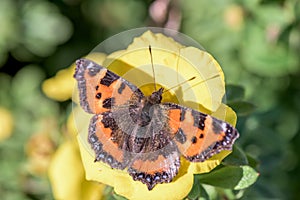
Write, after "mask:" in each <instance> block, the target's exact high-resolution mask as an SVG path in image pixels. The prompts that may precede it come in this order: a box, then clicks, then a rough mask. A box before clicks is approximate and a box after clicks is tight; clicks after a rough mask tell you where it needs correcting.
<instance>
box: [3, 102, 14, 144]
mask: <svg viewBox="0 0 300 200" xmlns="http://www.w3.org/2000/svg"><path fill="white" fill-rule="evenodd" d="M0 124H1V127H0V141H3V140H5V139H7V138H8V137H10V135H11V134H12V130H13V116H12V114H11V112H10V111H9V110H7V109H6V108H2V107H0Z"/></svg>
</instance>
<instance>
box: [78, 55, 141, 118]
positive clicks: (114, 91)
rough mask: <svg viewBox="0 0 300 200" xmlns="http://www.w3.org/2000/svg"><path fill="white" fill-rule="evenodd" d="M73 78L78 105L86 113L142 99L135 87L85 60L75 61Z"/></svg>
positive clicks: (107, 109)
mask: <svg viewBox="0 0 300 200" xmlns="http://www.w3.org/2000/svg"><path fill="white" fill-rule="evenodd" d="M74 77H75V79H76V80H77V82H78V89H79V96H80V104H81V106H82V108H83V109H84V110H85V111H86V112H88V113H94V114H99V113H102V112H106V111H109V110H110V109H111V108H112V107H113V106H118V105H122V104H125V103H126V102H127V101H129V100H130V99H131V100H133V101H139V100H140V98H142V97H143V94H142V92H141V91H140V90H139V89H138V88H137V87H136V86H135V85H133V84H131V83H129V82H128V81H126V80H125V79H123V78H122V77H120V76H118V75H117V74H115V73H113V72H111V71H109V70H108V69H106V68H104V67H102V66H100V65H98V64H97V63H95V62H93V61H90V60H87V59H79V60H77V62H76V72H75V75H74Z"/></svg>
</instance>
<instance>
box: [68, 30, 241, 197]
mask: <svg viewBox="0 0 300 200" xmlns="http://www.w3.org/2000/svg"><path fill="white" fill-rule="evenodd" d="M149 45H151V48H152V57H153V63H154V68H155V78H156V82H157V84H159V85H161V86H163V87H164V88H166V89H168V88H171V87H172V86H174V85H178V83H181V82H182V81H184V80H188V79H190V78H191V77H194V76H195V77H196V78H195V79H194V80H192V81H189V82H188V83H185V84H182V85H180V87H178V88H175V89H174V90H171V91H169V93H167V94H164V96H163V98H164V100H163V101H171V102H175V103H179V104H181V105H185V106H188V107H191V108H194V109H196V110H199V111H202V112H205V113H210V114H212V115H213V116H215V117H217V118H219V119H222V120H225V121H227V122H229V123H231V124H232V125H235V123H236V114H235V112H234V111H233V110H232V109H231V108H229V107H228V106H226V105H225V104H222V97H223V96H224V93H225V83H224V74H223V72H222V69H221V67H220V66H219V64H218V63H217V62H216V61H215V60H214V58H213V57H212V56H211V55H210V54H208V53H207V52H205V51H202V50H199V49H197V48H194V47H185V46H182V45H181V44H179V43H177V42H175V41H174V40H173V39H171V38H169V37H166V36H164V35H163V34H153V33H152V32H150V31H148V32H145V33H144V34H143V35H142V36H140V37H138V38H135V39H134V41H133V43H132V44H131V45H129V46H128V48H127V49H126V50H120V51H117V52H114V53H112V54H110V55H108V56H107V57H106V59H105V60H103V62H98V63H99V64H101V65H103V66H105V67H107V68H108V69H110V70H111V71H113V72H115V73H116V74H118V75H121V76H122V77H123V78H125V79H126V80H128V81H130V82H131V83H133V84H135V85H136V86H138V87H139V88H140V89H141V90H142V91H143V92H144V94H145V95H149V94H151V93H152V92H153V90H154V87H153V76H152V67H151V62H150V53H149V50H148V46H149ZM92 60H93V59H92ZM94 61H95V60H94ZM170 77H171V78H170ZM73 112H74V116H75V120H76V122H78V124H76V125H77V128H78V132H79V134H78V136H77V138H78V143H79V147H80V153H81V157H82V161H83V165H84V168H85V171H86V178H87V180H94V181H98V182H101V183H105V184H107V185H110V186H112V187H114V190H115V192H116V193H117V194H119V195H122V196H124V197H126V198H129V199H182V198H184V197H185V196H186V195H187V194H188V193H189V191H190V190H191V188H192V185H193V174H197V173H205V172H209V171H210V170H212V169H213V168H215V167H216V166H217V165H219V164H220V162H221V161H222V159H223V158H225V157H226V156H227V155H228V154H229V153H230V151H222V152H221V153H219V154H217V155H214V156H213V157H212V158H210V159H208V160H207V161H205V162H200V163H190V162H188V161H187V160H185V159H181V167H180V170H179V173H178V175H177V176H176V177H175V179H174V180H173V181H172V182H171V183H167V184H158V185H156V186H155V187H154V188H153V190H151V191H148V189H147V187H146V186H145V185H144V184H142V183H141V182H139V181H133V179H132V177H131V176H130V175H129V174H128V173H127V172H126V171H121V170H115V169H112V168H111V167H109V166H108V165H106V164H103V163H100V162H96V163H95V162H94V159H95V156H94V152H93V151H92V150H91V149H90V145H89V144H88V142H87V130H88V124H89V120H90V118H91V115H90V114H87V113H85V112H84V111H83V110H82V109H80V107H76V108H75V109H74V110H73ZM166 194H167V195H166Z"/></svg>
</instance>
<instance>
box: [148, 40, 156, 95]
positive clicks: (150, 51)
mask: <svg viewBox="0 0 300 200" xmlns="http://www.w3.org/2000/svg"><path fill="white" fill-rule="evenodd" d="M149 53H150V58H151V66H152V74H153V81H154V90H155V91H156V80H155V71H154V65H153V56H152V50H151V45H149Z"/></svg>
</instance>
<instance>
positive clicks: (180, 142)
mask: <svg viewBox="0 0 300 200" xmlns="http://www.w3.org/2000/svg"><path fill="white" fill-rule="evenodd" d="M74 77H75V78H76V80H77V82H78V89H79V95H80V104H81V106H82V108H83V109H84V110H85V111H86V112H88V113H91V114H94V116H93V117H92V118H91V121H90V125H89V130H88V142H89V143H90V145H91V148H92V149H93V150H94V152H95V155H96V158H95V162H96V161H101V162H104V163H106V164H108V165H109V166H111V167H112V168H114V169H121V170H123V169H125V168H127V171H128V173H129V174H130V176H132V178H133V179H134V180H136V181H141V182H142V183H144V184H146V185H147V187H148V190H152V189H153V187H154V186H155V185H156V184H158V183H168V182H171V181H172V179H173V178H174V177H175V176H176V175H177V173H178V170H179V167H180V156H183V157H184V158H186V159H187V160H189V161H191V162H203V161H205V160H206V159H208V158H210V157H211V156H212V155H214V154H217V153H219V152H220V151H221V150H225V149H226V150H231V149H232V145H233V143H234V141H235V140H236V139H237V138H238V137H239V133H238V132H237V130H236V129H235V128H233V127H232V126H231V125H230V124H228V123H226V122H223V121H221V120H218V119H216V118H213V117H212V116H209V115H206V114H203V113H201V112H198V111H196V110H193V109H191V108H187V107H184V106H181V105H177V104H175V103H162V102H161V100H162V93H163V91H164V89H163V88H160V89H158V90H157V91H154V92H153V93H152V94H151V95H150V96H144V94H143V93H142V92H141V90H139V88H137V87H136V86H135V85H133V84H131V83H130V82H128V81H126V80H125V79H123V78H122V77H120V76H118V75H116V74H115V73H113V72H111V71H109V70H107V69H106V68H104V67H102V66H100V65H98V64H96V63H94V62H92V61H90V60H87V59H80V60H78V61H77V62H76V72H75V75H74Z"/></svg>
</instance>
